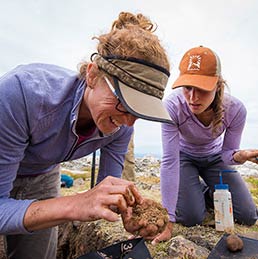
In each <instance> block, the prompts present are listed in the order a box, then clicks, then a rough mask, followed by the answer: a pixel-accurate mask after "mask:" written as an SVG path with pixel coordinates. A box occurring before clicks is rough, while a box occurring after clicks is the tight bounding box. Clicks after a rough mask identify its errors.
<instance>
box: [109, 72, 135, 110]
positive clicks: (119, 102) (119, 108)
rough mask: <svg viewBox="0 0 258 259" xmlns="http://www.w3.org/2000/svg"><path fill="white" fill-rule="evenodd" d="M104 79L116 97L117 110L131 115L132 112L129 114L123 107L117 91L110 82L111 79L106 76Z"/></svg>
mask: <svg viewBox="0 0 258 259" xmlns="http://www.w3.org/2000/svg"><path fill="white" fill-rule="evenodd" d="M104 79H105V81H106V83H107V85H108V87H109V89H110V90H111V92H112V93H113V95H114V96H115V97H116V99H117V101H118V103H117V104H116V110H117V111H119V112H122V113H126V114H130V112H128V111H127V110H126V109H125V107H124V106H123V105H122V103H121V101H120V99H119V97H118V95H117V93H116V89H115V88H114V87H113V85H112V84H111V82H110V81H109V79H108V78H107V77H106V76H104Z"/></svg>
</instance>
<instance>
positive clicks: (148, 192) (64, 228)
mask: <svg viewBox="0 0 258 259" xmlns="http://www.w3.org/2000/svg"><path fill="white" fill-rule="evenodd" d="M154 169H155V168H154ZM154 169H153V170H154ZM75 182H76V181H75ZM78 182H80V184H75V185H74V186H73V187H72V188H69V189H66V188H64V189H62V195H69V194H72V193H74V192H77V191H80V190H81V189H82V188H85V186H86V183H89V180H88V179H87V178H86V179H85V177H84V178H83V180H81V179H78ZM136 182H137V187H138V188H139V190H140V191H141V193H142V195H143V196H144V197H146V198H151V199H154V200H156V201H158V202H159V201H160V189H159V177H158V174H157V175H156V174H153V175H150V174H147V175H145V173H143V174H139V176H138V177H137V181H136ZM254 183H255V184H256V185H255V188H252V185H254ZM249 185H250V188H251V189H252V191H253V195H254V197H255V202H256V203H258V202H257V201H258V199H257V197H258V194H257V190H258V185H257V177H256V178H252V179H251V181H249ZM235 232H236V233H240V234H245V235H246V236H249V237H251V238H256V239H258V223H256V225H255V226H252V227H245V226H240V225H235ZM177 235H182V236H183V237H185V238H186V239H188V240H190V241H192V242H194V243H196V244H197V245H199V246H202V247H205V248H207V249H208V250H210V251H211V250H212V249H213V248H214V246H215V245H216V243H217V242H218V240H219V239H220V237H221V236H222V233H219V232H216V231H215V229H214V219H213V216H212V215H211V218H210V219H209V218H207V221H206V222H205V223H204V224H203V225H202V226H195V227H191V228H187V227H183V226H181V225H180V224H174V227H173V237H175V236H177ZM129 236H130V234H129V233H128V232H126V230H125V229H124V228H123V222H122V219H121V220H120V221H117V222H113V223H111V222H107V221H104V220H99V221H95V222H91V223H81V222H70V223H67V224H63V225H60V226H59V239H58V253H57V259H76V258H77V257H78V256H80V255H83V254H85V253H88V252H90V251H96V250H98V249H101V248H103V247H106V246H109V245H111V244H114V243H117V242H120V241H123V240H127V239H128V238H129ZM170 243H171V241H167V242H162V243H160V244H158V245H157V246H155V247H154V246H152V245H151V244H150V242H149V241H148V242H146V245H147V247H148V248H149V250H150V252H151V255H152V257H153V259H165V258H166V259H172V258H171V257H170V256H169V255H168V252H167V251H168V247H169V245H170ZM0 259H6V257H5V255H4V252H3V239H2V237H1V236H0Z"/></svg>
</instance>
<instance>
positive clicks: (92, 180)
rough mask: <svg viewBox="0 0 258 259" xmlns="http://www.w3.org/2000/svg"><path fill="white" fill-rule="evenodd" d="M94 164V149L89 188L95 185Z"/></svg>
mask: <svg viewBox="0 0 258 259" xmlns="http://www.w3.org/2000/svg"><path fill="white" fill-rule="evenodd" d="M95 165H96V151H94V152H93V154H92V163H91V179H90V188H93V187H94V185H95Z"/></svg>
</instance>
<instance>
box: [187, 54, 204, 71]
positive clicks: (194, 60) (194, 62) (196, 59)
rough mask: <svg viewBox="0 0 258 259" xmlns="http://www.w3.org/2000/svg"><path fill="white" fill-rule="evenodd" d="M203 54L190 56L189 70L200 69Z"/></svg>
mask: <svg viewBox="0 0 258 259" xmlns="http://www.w3.org/2000/svg"><path fill="white" fill-rule="evenodd" d="M201 59H202V57H201V55H191V56H190V58H189V64H188V67H187V70H195V71H196V70H197V71H199V70H200V68H201Z"/></svg>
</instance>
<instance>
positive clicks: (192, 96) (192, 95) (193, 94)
mask: <svg viewBox="0 0 258 259" xmlns="http://www.w3.org/2000/svg"><path fill="white" fill-rule="evenodd" d="M197 99H198V92H197V91H196V89H195V88H192V89H191V91H190V100H192V101H196V100H197Z"/></svg>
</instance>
